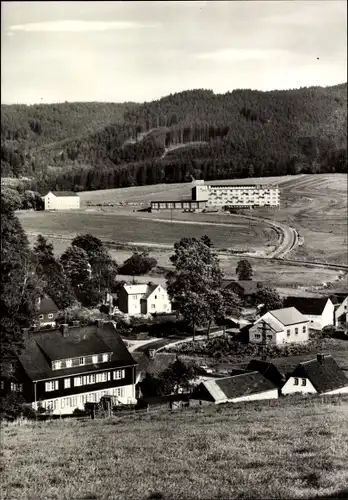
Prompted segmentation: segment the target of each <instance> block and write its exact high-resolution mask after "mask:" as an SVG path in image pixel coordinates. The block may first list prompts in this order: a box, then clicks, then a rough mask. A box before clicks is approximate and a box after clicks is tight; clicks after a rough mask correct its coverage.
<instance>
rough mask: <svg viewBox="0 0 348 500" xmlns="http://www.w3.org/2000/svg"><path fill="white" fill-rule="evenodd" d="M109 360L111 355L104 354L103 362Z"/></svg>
mask: <svg viewBox="0 0 348 500" xmlns="http://www.w3.org/2000/svg"><path fill="white" fill-rule="evenodd" d="M108 361H109V355H108V354H103V363H107V362H108Z"/></svg>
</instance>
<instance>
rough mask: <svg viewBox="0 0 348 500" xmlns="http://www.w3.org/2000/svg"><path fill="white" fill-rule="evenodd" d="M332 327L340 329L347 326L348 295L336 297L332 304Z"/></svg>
mask: <svg viewBox="0 0 348 500" xmlns="http://www.w3.org/2000/svg"><path fill="white" fill-rule="evenodd" d="M334 307H335V312H334V325H335V326H336V327H338V328H339V327H341V326H344V325H347V324H348V295H347V296H346V297H337V298H336V303H335V304H334Z"/></svg>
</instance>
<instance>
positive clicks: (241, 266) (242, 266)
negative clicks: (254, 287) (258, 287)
mask: <svg viewBox="0 0 348 500" xmlns="http://www.w3.org/2000/svg"><path fill="white" fill-rule="evenodd" d="M236 274H237V275H238V279H239V281H242V280H251V279H252V277H253V268H252V267H251V264H250V262H249V261H248V260H246V259H242V260H240V261H239V262H238V264H237V267H236Z"/></svg>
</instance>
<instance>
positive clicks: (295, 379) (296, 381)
mask: <svg viewBox="0 0 348 500" xmlns="http://www.w3.org/2000/svg"><path fill="white" fill-rule="evenodd" d="M294 385H298V378H296V377H295V378H294Z"/></svg>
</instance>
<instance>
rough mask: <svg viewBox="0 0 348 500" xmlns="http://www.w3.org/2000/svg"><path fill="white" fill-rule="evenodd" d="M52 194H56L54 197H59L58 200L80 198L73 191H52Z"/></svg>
mask: <svg viewBox="0 0 348 500" xmlns="http://www.w3.org/2000/svg"><path fill="white" fill-rule="evenodd" d="M50 193H52V194H54V196H57V197H58V198H62V197H65V196H78V194H77V193H74V192H73V191H50ZM47 194H48V193H47Z"/></svg>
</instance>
